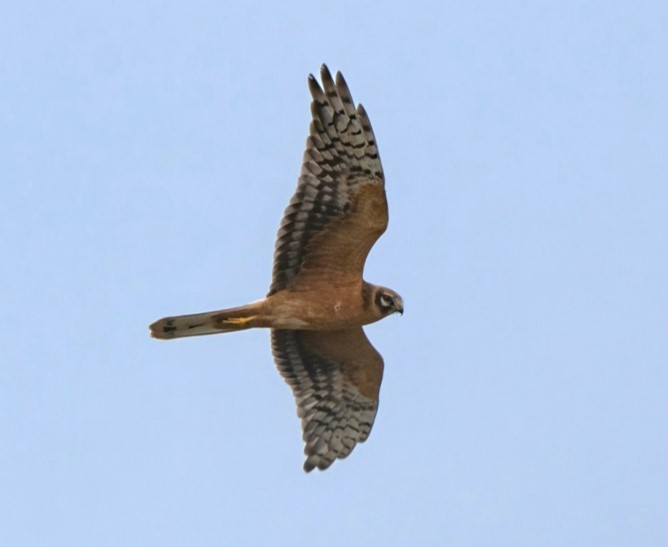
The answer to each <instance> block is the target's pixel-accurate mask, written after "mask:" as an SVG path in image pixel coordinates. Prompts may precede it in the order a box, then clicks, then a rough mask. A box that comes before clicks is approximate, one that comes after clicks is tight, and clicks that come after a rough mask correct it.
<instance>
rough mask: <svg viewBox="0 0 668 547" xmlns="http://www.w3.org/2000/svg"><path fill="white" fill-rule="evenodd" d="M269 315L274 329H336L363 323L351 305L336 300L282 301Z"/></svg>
mask: <svg viewBox="0 0 668 547" xmlns="http://www.w3.org/2000/svg"><path fill="white" fill-rule="evenodd" d="M271 315H272V317H271V327H272V328H276V329H299V330H336V329H343V328H347V327H352V326H356V325H362V324H363V323H364V321H363V320H361V318H360V317H357V315H358V314H356V313H354V310H353V308H352V307H351V306H349V305H348V306H347V305H345V303H344V302H343V301H338V300H334V301H331V302H318V301H311V300H309V299H306V298H305V299H300V300H298V301H291V302H284V303H282V304H281V305H278V306H276V307H275V308H274V310H273V313H272V314H271Z"/></svg>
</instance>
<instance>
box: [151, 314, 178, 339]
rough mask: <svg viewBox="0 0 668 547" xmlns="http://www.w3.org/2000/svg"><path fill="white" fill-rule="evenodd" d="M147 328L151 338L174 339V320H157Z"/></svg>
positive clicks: (166, 318)
mask: <svg viewBox="0 0 668 547" xmlns="http://www.w3.org/2000/svg"><path fill="white" fill-rule="evenodd" d="M148 328H149V330H150V331H151V336H152V337H153V338H157V339H158V340H169V339H170V338H174V331H175V330H176V327H175V326H174V319H172V318H170V317H165V318H164V319H158V320H157V321H156V322H155V323H151V324H150V325H149V327H148Z"/></svg>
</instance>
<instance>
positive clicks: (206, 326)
mask: <svg viewBox="0 0 668 547" xmlns="http://www.w3.org/2000/svg"><path fill="white" fill-rule="evenodd" d="M260 305H261V302H257V303H253V304H248V305H246V306H241V307H239V308H229V309H226V310H218V311H210V312H205V313H194V314H191V315H178V316H176V317H163V318H162V319H158V320H157V321H156V322H155V323H152V324H151V326H150V327H149V328H150V329H151V336H152V337H153V338H160V339H161V340H171V339H172V338H183V337H186V336H201V335H204V334H218V333H222V332H232V331H236V330H245V329H250V328H253V327H259V326H261V325H260V324H258V322H257V321H256V319H257V317H258V315H259V311H260Z"/></svg>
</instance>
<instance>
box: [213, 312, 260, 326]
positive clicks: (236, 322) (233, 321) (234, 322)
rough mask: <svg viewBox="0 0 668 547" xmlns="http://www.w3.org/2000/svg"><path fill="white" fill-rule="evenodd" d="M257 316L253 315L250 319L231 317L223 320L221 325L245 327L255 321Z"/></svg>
mask: <svg viewBox="0 0 668 547" xmlns="http://www.w3.org/2000/svg"><path fill="white" fill-rule="evenodd" d="M256 317H257V315H251V316H250V317H229V318H227V319H223V320H222V321H221V323H222V324H223V325H230V326H232V327H243V326H245V325H247V324H248V323H250V322H251V321H252V320H253V319H255V318H256Z"/></svg>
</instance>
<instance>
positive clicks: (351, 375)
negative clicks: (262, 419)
mask: <svg viewBox="0 0 668 547" xmlns="http://www.w3.org/2000/svg"><path fill="white" fill-rule="evenodd" d="M321 77H322V82H323V88H324V89H323V88H321V87H320V86H319V85H318V83H317V82H316V80H315V78H313V76H310V77H309V87H310V90H311V95H312V96H313V103H312V105H311V111H312V114H313V121H312V123H311V129H310V136H309V138H308V139H307V144H306V151H305V153H304V161H303V164H302V170H301V174H300V177H299V182H298V184H297V190H296V192H295V194H294V196H293V197H292V200H291V201H290V204H289V205H288V208H287V209H286V211H285V213H284V216H283V220H282V221H281V225H280V228H279V231H278V237H277V241H276V251H275V254H274V271H273V277H272V283H271V286H270V289H269V293H268V294H267V296H266V297H265V298H263V299H261V300H258V301H256V302H252V303H250V304H247V305H245V306H240V307H237V308H228V309H224V310H218V311H213V312H206V313H198V314H191V315H180V316H175V317H165V318H163V319H160V320H158V321H156V322H155V323H153V324H152V325H151V326H150V329H151V335H152V336H153V337H155V338H160V339H172V338H181V337H185V336H198V335H205V334H216V333H224V332H232V331H237V330H244V329H249V328H269V329H271V338H272V351H273V354H274V359H275V361H276V364H277V366H278V369H279V371H280V373H281V374H282V376H283V377H284V379H285V380H286V382H287V383H288V384H289V385H290V387H291V388H292V390H293V393H294V395H295V399H296V401H297V409H298V410H297V412H298V415H299V416H300V417H301V418H302V428H303V432H304V435H303V437H304V441H305V443H306V447H305V453H306V455H307V459H306V462H305V464H304V469H305V470H306V471H310V470H311V469H314V468H315V467H318V468H319V469H326V468H327V467H329V466H330V465H331V463H332V462H333V461H334V460H335V459H336V458H344V457H346V456H347V455H348V454H349V453H350V452H351V451H352V449H353V448H354V447H355V445H356V444H357V443H358V442H363V441H364V440H365V439H366V438H367V436H368V435H369V432H370V431H371V426H372V425H373V421H374V418H375V415H376V410H377V408H378V392H379V390H380V383H381V380H382V375H383V359H382V357H381V356H380V354H379V353H378V352H377V351H376V350H375V348H374V347H373V346H372V345H371V343H370V342H369V340H368V339H367V337H366V335H365V334H364V331H363V330H362V326H363V325H367V324H369V323H373V322H375V321H378V320H380V319H382V318H383V317H386V316H388V315H390V314H392V313H395V312H400V313H403V302H402V300H401V297H400V296H399V295H398V294H397V293H396V292H394V291H392V290H390V289H387V288H385V287H381V286H378V285H372V284H370V283H367V282H366V281H364V280H363V278H362V273H363V269H364V263H365V261H366V257H367V255H368V253H369V251H370V250H371V247H372V246H373V244H374V243H375V242H376V240H377V239H378V238H379V237H380V236H381V235H382V234H383V232H384V231H385V229H386V228H387V223H388V212H387V199H386V197H385V179H384V175H383V170H382V167H381V163H380V158H379V156H378V151H377V149H376V143H375V138H374V135H373V130H372V129H371V124H370V123H369V120H368V117H367V115H366V112H365V111H364V109H363V108H362V106H361V105H358V106H357V107H355V104H354V102H353V100H352V97H351V96H350V91H349V90H348V86H347V85H346V83H345V81H344V79H343V77H342V76H341V74H340V73H338V74H337V76H336V82H335V81H334V79H333V78H332V76H331V75H330V73H329V70H327V67H325V66H324V65H323V67H322V70H321Z"/></svg>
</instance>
